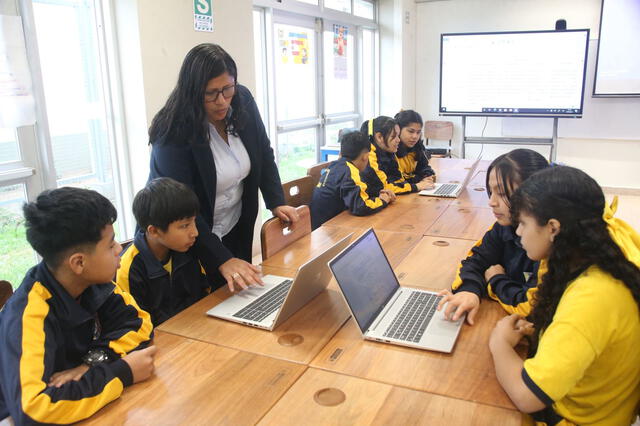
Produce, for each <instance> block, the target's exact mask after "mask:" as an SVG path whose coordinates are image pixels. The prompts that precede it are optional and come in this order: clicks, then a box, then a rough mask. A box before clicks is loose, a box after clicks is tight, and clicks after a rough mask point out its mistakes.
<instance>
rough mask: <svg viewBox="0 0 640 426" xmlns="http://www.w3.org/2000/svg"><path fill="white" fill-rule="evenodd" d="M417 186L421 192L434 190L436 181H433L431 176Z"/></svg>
mask: <svg viewBox="0 0 640 426" xmlns="http://www.w3.org/2000/svg"><path fill="white" fill-rule="evenodd" d="M416 186H417V187H418V190H420V191H422V190H424V189H433V187H434V186H435V183H434V179H432V178H431V176H429V177H426V178H424V179H422V180H421V181H420V182H418V183H417V185H416Z"/></svg>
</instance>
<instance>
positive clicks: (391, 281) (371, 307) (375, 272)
mask: <svg viewBox="0 0 640 426" xmlns="http://www.w3.org/2000/svg"><path fill="white" fill-rule="evenodd" d="M329 266H330V267H331V271H332V272H333V275H334V276H335V278H336V281H337V282H338V285H340V289H341V290H342V293H343V294H344V298H345V299H346V300H347V303H348V304H349V307H350V308H351V312H353V315H354V317H355V319H356V321H357V322H358V325H359V326H360V329H361V330H362V332H363V333H365V332H366V331H367V329H368V328H369V326H370V325H371V323H372V322H373V320H374V319H375V318H376V316H377V315H378V313H379V312H380V311H381V310H382V308H383V307H384V305H385V304H386V303H387V301H388V300H389V299H390V298H391V296H392V295H393V293H395V291H396V290H397V289H398V287H399V284H398V280H397V279H396V276H395V274H394V273H393V269H391V265H389V261H388V260H387V257H386V256H385V254H384V252H383V251H382V247H381V246H380V242H379V241H378V238H377V237H376V234H375V233H374V232H373V230H372V229H370V230H369V231H367V232H366V233H365V234H364V235H363V236H362V237H360V238H359V239H358V240H357V241H356V242H354V243H353V244H351V246H349V248H347V249H346V250H345V251H343V252H342V253H341V254H340V256H338V257H336V258H335V259H333V260H332V261H331V263H330V264H329Z"/></svg>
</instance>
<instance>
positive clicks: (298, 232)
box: [260, 206, 311, 261]
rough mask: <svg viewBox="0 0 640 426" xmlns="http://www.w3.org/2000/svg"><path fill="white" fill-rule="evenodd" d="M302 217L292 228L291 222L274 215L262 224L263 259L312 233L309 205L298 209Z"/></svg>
mask: <svg viewBox="0 0 640 426" xmlns="http://www.w3.org/2000/svg"><path fill="white" fill-rule="evenodd" d="M296 210H297V211H298V216H300V219H299V220H298V221H297V222H296V224H295V226H293V227H292V229H289V224H288V223H285V222H283V221H282V220H280V218H277V217H273V218H271V219H269V220H267V221H266V222H265V223H264V224H263V225H262V230H261V231H260V243H261V245H262V260H263V261H264V260H265V259H268V258H269V257H271V256H273V255H274V254H276V253H277V252H279V251H280V250H282V249H283V248H285V247H286V246H288V245H289V244H291V243H293V242H294V241H296V240H298V239H300V238H302V237H304V236H305V235H307V234H310V233H311V213H310V211H309V206H300V207H298V208H297V209H296Z"/></svg>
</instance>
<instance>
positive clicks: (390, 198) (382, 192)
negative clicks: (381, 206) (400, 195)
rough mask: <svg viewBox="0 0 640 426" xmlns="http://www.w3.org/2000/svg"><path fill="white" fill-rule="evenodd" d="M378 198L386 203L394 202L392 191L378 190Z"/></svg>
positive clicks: (394, 197) (394, 196)
mask: <svg viewBox="0 0 640 426" xmlns="http://www.w3.org/2000/svg"><path fill="white" fill-rule="evenodd" d="M383 195H384V198H383ZM380 198H382V199H383V200H384V201H386V202H387V203H393V202H394V201H395V200H396V194H395V193H394V192H393V191H389V190H388V189H382V190H380Z"/></svg>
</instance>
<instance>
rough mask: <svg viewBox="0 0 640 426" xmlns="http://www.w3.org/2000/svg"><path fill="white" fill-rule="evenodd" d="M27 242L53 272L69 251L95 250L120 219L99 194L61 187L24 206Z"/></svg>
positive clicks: (44, 193) (87, 190)
mask: <svg viewBox="0 0 640 426" xmlns="http://www.w3.org/2000/svg"><path fill="white" fill-rule="evenodd" d="M22 211H23V212H24V218H25V221H26V228H27V241H29V244H31V247H33V249H34V250H35V251H36V252H38V254H39V255H40V256H42V259H43V260H44V261H45V263H46V264H47V265H48V266H49V267H50V268H52V269H55V268H57V267H58V266H59V265H60V263H61V262H62V261H63V259H64V256H65V255H67V254H71V253H69V251H70V250H72V249H73V250H78V249H80V250H86V251H88V252H91V251H93V249H94V248H95V245H96V244H97V243H98V242H99V241H100V239H101V238H102V230H103V229H104V227H105V226H107V225H111V224H113V222H115V221H116V219H117V217H118V212H117V211H116V209H115V207H113V204H111V202H110V201H109V200H108V199H107V198H105V197H104V196H103V195H100V194H99V193H97V192H96V191H92V190H90V189H82V188H72V187H62V188H58V189H51V190H46V191H43V192H42V193H41V194H40V195H38V197H37V198H36V200H35V201H33V202H30V203H25V204H24V205H23V206H22Z"/></svg>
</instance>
